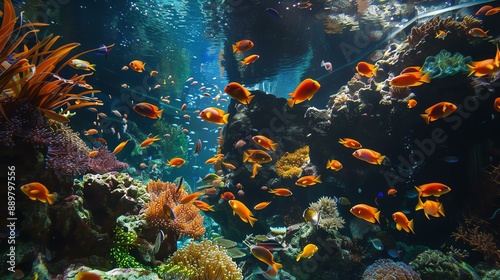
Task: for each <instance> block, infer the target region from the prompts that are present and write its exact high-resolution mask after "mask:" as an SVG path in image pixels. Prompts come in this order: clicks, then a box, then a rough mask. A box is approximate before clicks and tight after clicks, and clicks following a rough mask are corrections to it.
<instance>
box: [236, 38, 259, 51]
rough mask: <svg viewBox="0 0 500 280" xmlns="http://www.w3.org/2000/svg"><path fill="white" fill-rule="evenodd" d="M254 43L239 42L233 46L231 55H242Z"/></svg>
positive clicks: (248, 41) (247, 41)
mask: <svg viewBox="0 0 500 280" xmlns="http://www.w3.org/2000/svg"><path fill="white" fill-rule="evenodd" d="M253 46H254V43H253V42H252V41H250V40H241V41H238V42H236V43H235V44H233V53H242V52H246V51H248V50H250V49H251V48H253Z"/></svg>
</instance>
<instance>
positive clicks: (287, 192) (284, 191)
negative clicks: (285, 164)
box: [267, 188, 293, 196]
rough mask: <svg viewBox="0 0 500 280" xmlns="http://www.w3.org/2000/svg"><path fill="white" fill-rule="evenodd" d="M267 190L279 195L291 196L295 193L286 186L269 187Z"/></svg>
mask: <svg viewBox="0 0 500 280" xmlns="http://www.w3.org/2000/svg"><path fill="white" fill-rule="evenodd" d="M267 192H268V193H272V194H274V195H277V196H291V195H292V194H293V193H292V192H291V191H290V190H289V189H285V188H277V189H269V190H268V191H267Z"/></svg>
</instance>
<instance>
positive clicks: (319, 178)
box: [314, 175, 322, 184]
mask: <svg viewBox="0 0 500 280" xmlns="http://www.w3.org/2000/svg"><path fill="white" fill-rule="evenodd" d="M314 181H315V182H316V183H320V184H321V183H322V182H321V175H318V177H316V178H314Z"/></svg>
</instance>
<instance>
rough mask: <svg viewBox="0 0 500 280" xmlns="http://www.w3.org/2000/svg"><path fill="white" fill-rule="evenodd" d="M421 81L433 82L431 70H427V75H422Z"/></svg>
mask: <svg viewBox="0 0 500 280" xmlns="http://www.w3.org/2000/svg"><path fill="white" fill-rule="evenodd" d="M419 81H420V82H424V83H430V82H431V72H427V73H425V75H423V76H422V77H420V80H419Z"/></svg>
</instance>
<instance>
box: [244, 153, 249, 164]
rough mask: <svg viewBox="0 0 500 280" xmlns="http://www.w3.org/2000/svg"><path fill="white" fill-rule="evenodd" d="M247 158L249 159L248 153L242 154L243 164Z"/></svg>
mask: <svg viewBox="0 0 500 280" xmlns="http://www.w3.org/2000/svg"><path fill="white" fill-rule="evenodd" d="M249 157H250V154H249V153H247V152H243V162H247V161H248V158H249Z"/></svg>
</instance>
